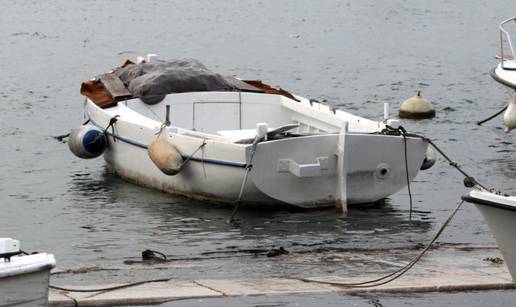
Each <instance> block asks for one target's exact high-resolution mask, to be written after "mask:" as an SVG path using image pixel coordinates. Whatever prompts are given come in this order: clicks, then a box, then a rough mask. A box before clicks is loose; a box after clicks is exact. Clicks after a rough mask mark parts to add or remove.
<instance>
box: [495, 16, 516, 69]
mask: <svg viewBox="0 0 516 307" xmlns="http://www.w3.org/2000/svg"><path fill="white" fill-rule="evenodd" d="M511 21H514V22H515V23H516V17H512V18H509V19H507V20H504V21H502V22H501V23H500V26H499V28H500V63H501V66H502V68H504V67H503V62H504V60H505V58H504V54H503V41H504V38H505V40H506V41H507V44H508V45H509V49H510V51H511V55H512V60H516V54H515V53H514V48H513V47H512V41H511V35H509V32H507V30H505V29H504V28H503V26H504V25H505V24H506V23H509V22H511Z"/></svg>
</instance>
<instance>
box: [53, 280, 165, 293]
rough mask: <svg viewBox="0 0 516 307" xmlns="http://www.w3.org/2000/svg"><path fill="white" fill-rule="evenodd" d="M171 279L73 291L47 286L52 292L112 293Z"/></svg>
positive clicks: (72, 289) (71, 289)
mask: <svg viewBox="0 0 516 307" xmlns="http://www.w3.org/2000/svg"><path fill="white" fill-rule="evenodd" d="M171 279H172V278H164V279H150V280H142V281H137V282H133V283H128V284H123V285H119V286H112V287H105V288H96V289H74V288H65V287H60V286H55V285H48V287H49V288H51V289H54V290H60V291H67V292H103V291H113V290H118V289H124V288H129V287H135V286H139V285H143V284H148V283H155V282H167V281H170V280H171Z"/></svg>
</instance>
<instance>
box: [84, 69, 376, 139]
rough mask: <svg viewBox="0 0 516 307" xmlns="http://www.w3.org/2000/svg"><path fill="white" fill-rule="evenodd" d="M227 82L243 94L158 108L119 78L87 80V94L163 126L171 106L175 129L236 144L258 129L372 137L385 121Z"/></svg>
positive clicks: (178, 99) (181, 96)
mask: <svg viewBox="0 0 516 307" xmlns="http://www.w3.org/2000/svg"><path fill="white" fill-rule="evenodd" d="M225 78H226V80H227V81H229V82H231V83H232V84H233V85H235V87H236V88H237V89H238V90H233V91H199V92H185V93H173V94H168V95H166V96H165V98H164V99H163V100H162V101H160V102H159V103H156V104H152V105H151V104H147V103H145V102H144V101H142V100H141V99H139V98H135V97H132V96H131V93H129V92H128V90H127V89H126V88H125V86H124V85H123V84H122V82H121V81H120V80H119V79H118V78H117V77H116V76H115V75H114V74H104V75H102V76H101V77H100V82H99V81H93V80H90V81H86V82H85V83H83V85H82V87H81V93H82V94H83V95H85V96H87V97H88V98H89V99H90V100H91V101H93V102H94V103H95V104H96V105H97V106H99V107H100V108H102V109H106V111H108V110H109V109H113V108H116V109H117V112H119V111H123V112H124V113H125V114H126V115H129V117H130V118H132V120H134V121H135V122H139V121H145V120H149V119H150V120H153V121H157V122H159V123H163V122H165V120H166V107H167V106H169V107H170V113H169V115H170V117H169V118H170V122H171V126H172V127H177V128H178V129H181V130H188V131H190V132H197V133H202V134H211V135H216V136H220V137H223V138H225V139H228V140H230V141H234V142H236V141H239V140H243V139H248V138H252V137H254V136H255V135H256V129H257V124H260V125H261V126H262V128H263V127H264V126H265V127H266V129H267V130H268V131H271V130H274V129H277V128H279V127H284V128H285V127H286V126H289V127H290V128H289V129H288V130H289V132H291V133H297V134H321V133H338V132H339V131H341V129H343V127H344V125H345V123H346V122H347V124H348V129H349V131H351V132H366V133H370V132H375V131H378V130H380V129H382V128H383V124H382V123H381V122H377V121H371V120H368V119H365V118H362V117H359V116H355V115H352V114H350V113H347V112H344V111H341V110H337V109H336V108H333V107H331V106H329V105H326V104H323V103H320V102H318V101H314V100H308V99H306V98H303V97H300V96H294V95H292V94H290V93H289V92H287V91H285V90H283V89H280V88H279V89H278V88H273V87H271V86H269V85H267V84H264V83H262V82H261V81H242V80H240V79H237V78H234V77H225Z"/></svg>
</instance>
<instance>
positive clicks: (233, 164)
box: [89, 118, 246, 168]
mask: <svg viewBox="0 0 516 307" xmlns="http://www.w3.org/2000/svg"><path fill="white" fill-rule="evenodd" d="M89 120H90V122H91V123H92V124H93V125H94V126H96V127H97V128H99V129H102V130H104V128H102V127H101V126H100V125H99V124H98V123H96V122H95V121H94V120H93V119H92V118H89ZM106 134H107V135H109V136H111V137H114V138H115V139H117V140H120V141H122V142H124V143H127V144H129V145H133V146H136V147H139V148H142V149H145V150H147V149H148V148H149V147H148V146H147V145H146V144H143V143H140V142H137V141H133V140H130V139H127V138H124V137H122V136H119V135H114V134H113V133H111V132H108V131H106ZM181 156H182V157H183V159H187V158H188V157H189V156H185V155H181ZM190 161H195V162H203V163H206V164H215V165H223V166H230V167H239V168H245V167H246V164H245V163H239V162H231V161H223V160H213V159H202V158H196V157H192V158H190Z"/></svg>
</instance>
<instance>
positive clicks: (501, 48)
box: [500, 30, 503, 69]
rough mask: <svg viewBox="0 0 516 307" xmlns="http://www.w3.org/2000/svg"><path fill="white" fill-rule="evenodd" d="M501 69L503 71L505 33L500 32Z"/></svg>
mask: <svg viewBox="0 0 516 307" xmlns="http://www.w3.org/2000/svg"><path fill="white" fill-rule="evenodd" d="M500 67H501V68H502V69H503V33H502V30H500Z"/></svg>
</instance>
